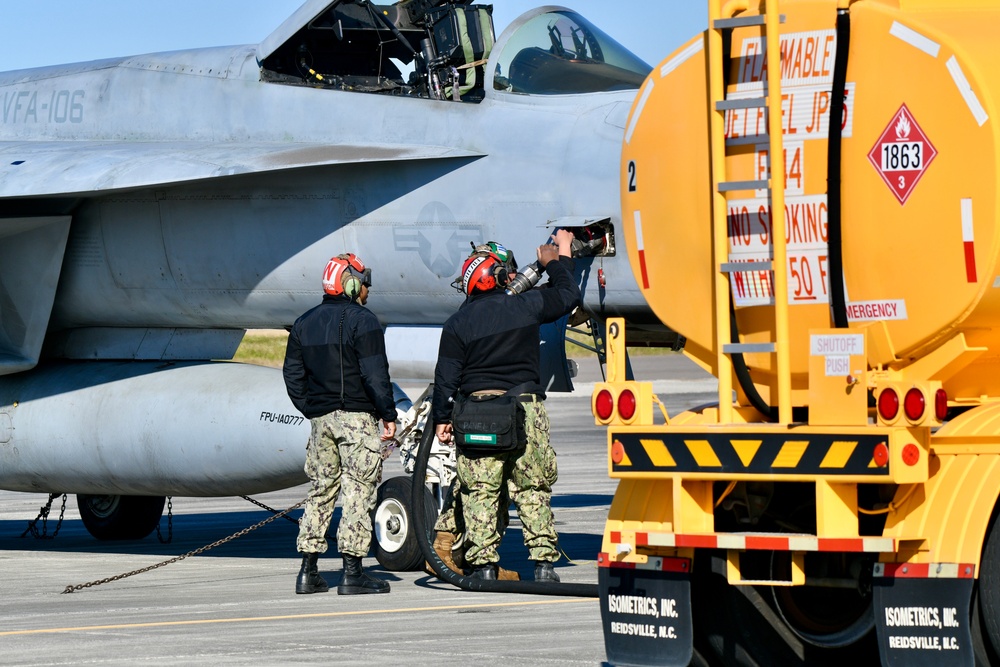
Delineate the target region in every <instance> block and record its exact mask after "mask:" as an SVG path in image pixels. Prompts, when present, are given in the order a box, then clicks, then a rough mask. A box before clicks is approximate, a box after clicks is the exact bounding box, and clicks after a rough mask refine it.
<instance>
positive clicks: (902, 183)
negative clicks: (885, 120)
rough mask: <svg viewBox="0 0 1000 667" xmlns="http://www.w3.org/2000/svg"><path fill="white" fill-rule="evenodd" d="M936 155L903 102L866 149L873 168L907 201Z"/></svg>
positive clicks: (895, 193)
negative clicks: (869, 147)
mask: <svg viewBox="0 0 1000 667" xmlns="http://www.w3.org/2000/svg"><path fill="white" fill-rule="evenodd" d="M936 156H937V150H936V149H935V148H934V145H933V144H931V142H930V139H928V138H927V135H926V134H924V131H923V130H921V129H920V126H919V125H917V121H916V120H914V118H913V114H912V113H910V110H909V109H907V108H906V105H905V104H904V105H903V106H901V107H899V111H897V112H896V114H895V115H894V116H893V118H892V120H891V121H889V125H888V127H886V128H885V131H883V132H882V136H880V137H879V138H878V141H876V142H875V145H874V146H873V147H872V149H871V150H870V151H868V159H869V160H870V161H871V163H872V166H874V167H875V171H877V172H878V173H879V175H880V176H881V177H882V180H883V181H885V184H886V185H888V186H889V189H890V190H892V194H894V195H896V199H898V200H899V203H900V204H905V203H906V200H907V198H908V197H909V196H910V193H911V192H913V188H915V187H916V185H917V182H918V181H919V180H920V177H921V176H923V175H924V172H925V171H927V167H928V166H930V163H931V162H933V161H934V158H935V157H936Z"/></svg>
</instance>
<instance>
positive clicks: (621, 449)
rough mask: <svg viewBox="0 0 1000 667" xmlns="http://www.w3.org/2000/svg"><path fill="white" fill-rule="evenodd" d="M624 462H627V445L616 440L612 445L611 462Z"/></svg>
mask: <svg viewBox="0 0 1000 667" xmlns="http://www.w3.org/2000/svg"><path fill="white" fill-rule="evenodd" d="M623 460H625V445H623V444H622V443H621V442H619V441H618V440H615V441H614V443H612V445H611V461H612V462H614V463H621V462H622V461H623Z"/></svg>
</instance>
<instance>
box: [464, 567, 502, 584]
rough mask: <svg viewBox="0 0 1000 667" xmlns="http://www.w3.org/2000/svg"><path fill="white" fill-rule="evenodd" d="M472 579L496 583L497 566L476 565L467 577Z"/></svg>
mask: <svg viewBox="0 0 1000 667" xmlns="http://www.w3.org/2000/svg"><path fill="white" fill-rule="evenodd" d="M469 576H470V577H472V578H473V579H478V580H479V581H496V580H497V566H496V563H487V564H486V565H477V566H475V567H474V568H472V574H470V575H469Z"/></svg>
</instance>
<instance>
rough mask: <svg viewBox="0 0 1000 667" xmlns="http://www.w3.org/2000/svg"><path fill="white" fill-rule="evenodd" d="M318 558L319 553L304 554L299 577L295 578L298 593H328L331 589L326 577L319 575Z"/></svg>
mask: <svg viewBox="0 0 1000 667" xmlns="http://www.w3.org/2000/svg"><path fill="white" fill-rule="evenodd" d="M317 558H319V554H305V553H304V554H302V567H301V568H300V569H299V578H298V579H296V580H295V592H296V593H326V592H327V591H328V590H330V587H329V586H327V585H326V579H324V578H323V577H321V576H319V567H317V565H316V559H317Z"/></svg>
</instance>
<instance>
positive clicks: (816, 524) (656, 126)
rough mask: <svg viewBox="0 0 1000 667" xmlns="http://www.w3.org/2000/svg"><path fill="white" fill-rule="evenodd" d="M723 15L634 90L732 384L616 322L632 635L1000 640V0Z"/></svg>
mask: <svg viewBox="0 0 1000 667" xmlns="http://www.w3.org/2000/svg"><path fill="white" fill-rule="evenodd" d="M709 14H710V25H709V29H708V30H707V31H706V32H705V33H704V34H703V35H701V36H698V37H696V38H695V39H693V40H691V41H690V42H688V43H687V44H686V45H685V46H683V47H682V48H680V49H679V50H678V51H677V52H675V53H674V54H673V55H671V56H670V57H669V58H668V59H667V60H665V61H664V62H663V63H662V64H661V65H660V66H659V67H657V68H655V69H654V70H653V72H652V73H651V75H650V76H649V78H648V79H647V80H646V82H645V84H644V85H643V87H642V89H641V91H640V94H639V95H638V96H637V98H636V102H635V104H634V106H633V109H632V112H631V116H630V119H629V122H628V125H627V129H626V136H625V142H624V145H623V156H622V201H623V209H624V210H623V216H622V219H623V221H625V229H624V232H625V241H626V246H627V248H628V252H629V257H630V260H631V263H632V266H633V267H635V273H636V280H637V281H638V282H639V284H640V285H641V286H642V288H643V290H644V291H645V296H646V299H647V300H648V302H649V304H650V305H651V307H652V308H653V309H654V311H655V312H656V313H657V315H658V317H659V318H660V319H661V320H662V321H663V322H664V323H665V324H666V325H667V326H669V327H670V328H672V329H674V330H676V331H678V332H680V333H681V334H683V335H684V336H685V337H686V338H687V344H686V348H685V353H686V354H688V355H689V356H690V357H691V358H693V359H694V360H695V361H696V362H698V363H699V364H700V365H701V366H703V367H704V368H705V369H707V370H709V371H710V372H712V373H713V374H714V375H716V376H717V377H718V379H719V402H718V405H714V406H711V407H708V408H705V409H700V410H694V411H689V412H685V413H682V414H680V415H673V416H669V417H668V416H667V415H666V414H665V413H663V418H660V417H659V416H658V415H659V413H660V411H654V409H653V400H654V397H653V396H652V392H651V386H650V385H649V384H648V383H640V382H630V381H626V378H625V374H624V368H625V365H624V349H625V348H624V342H625V331H624V324H623V323H622V322H620V321H610V322H609V326H608V332H607V337H606V339H607V341H608V352H609V356H608V361H609V376H608V382H607V383H604V384H601V385H598V386H597V388H596V389H595V391H594V396H593V406H592V407H593V411H594V415H595V418H596V420H597V423H598V424H603V425H607V426H608V457H609V461H608V467H609V473H610V475H611V476H612V477H614V478H617V479H619V480H620V482H619V486H618V490H617V492H616V494H615V498H614V501H613V503H612V506H611V509H610V512H609V516H608V521H607V526H606V529H605V533H604V539H603V546H602V553H601V555H600V565H601V567H600V583H601V592H602V615H603V620H604V632H605V643H606V647H607V652H608V658H609V660H610V661H611V662H612V663H615V664H639V665H647V664H648V665H686V664H688V662H689V661H690V660H691V658H692V655H693V653H692V646H693V645H695V644H697V648H698V651H699V652H700V653H703V652H709V653H711V654H714V656H715V657H716V658H717V659H719V660H721V661H722V662H724V663H725V664H740V665H743V664H746V665H766V666H771V665H799V664H801V665H823V664H832V665H849V664H853V665H867V664H878V661H879V660H881V664H883V665H906V666H907V667H910V666H917V665H935V666H938V665H973V664H982V665H989V664H993V665H997V664H1000V659H998V655H1000V527H998V523H1000V522H998V520H997V515H998V512H997V505H998V502H997V500H998V494H1000V238H998V230H1000V219H998V215H1000V213H998V200H997V184H998V164H1000V162H998V160H1000V156H998V146H1000V144H998V142H1000V136H998V132H997V129H998V125H997V123H998V121H1000V108H998V106H997V102H998V94H1000V65H998V61H1000V47H998V46H997V45H998V44H1000V38H998V31H1000V1H998V0H857V1H855V2H849V1H848V0H839V1H838V0H798V1H795V0H787V1H785V2H775V1H773V0H770V1H767V2H763V1H762V2H759V3H758V2H750V3H748V2H746V1H745V0H744V1H743V2H740V1H739V0H731V1H730V2H726V3H725V4H723V3H722V2H720V1H719V0H712V2H710V11H709ZM779 53H780V57H777V54H779ZM776 269H777V270H776Z"/></svg>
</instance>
